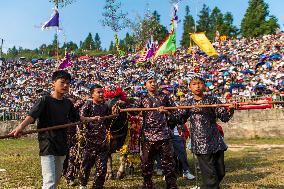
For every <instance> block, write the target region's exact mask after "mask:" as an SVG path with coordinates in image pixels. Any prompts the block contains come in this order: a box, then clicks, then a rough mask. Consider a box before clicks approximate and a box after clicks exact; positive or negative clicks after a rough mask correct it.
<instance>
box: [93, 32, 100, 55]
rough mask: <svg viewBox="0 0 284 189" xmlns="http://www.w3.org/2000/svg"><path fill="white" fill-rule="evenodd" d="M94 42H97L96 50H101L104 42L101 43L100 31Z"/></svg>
mask: <svg viewBox="0 0 284 189" xmlns="http://www.w3.org/2000/svg"><path fill="white" fill-rule="evenodd" d="M94 43H95V46H94V48H95V50H97V51H101V50H102V47H101V44H102V43H101V38H100V36H99V34H98V33H96V35H95V41H94Z"/></svg>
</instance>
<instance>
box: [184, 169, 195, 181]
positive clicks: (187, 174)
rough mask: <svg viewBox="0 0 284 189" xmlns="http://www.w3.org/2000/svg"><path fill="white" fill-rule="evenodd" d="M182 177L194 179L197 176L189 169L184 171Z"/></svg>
mask: <svg viewBox="0 0 284 189" xmlns="http://www.w3.org/2000/svg"><path fill="white" fill-rule="evenodd" d="M182 177H183V178H186V179H188V180H193V179H195V176H194V175H192V174H190V172H189V171H187V172H185V173H183V175H182Z"/></svg>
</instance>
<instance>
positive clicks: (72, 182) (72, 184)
mask: <svg viewBox="0 0 284 189" xmlns="http://www.w3.org/2000/svg"><path fill="white" fill-rule="evenodd" d="M67 183H68V185H69V186H77V183H76V182H75V181H74V180H68V181H67Z"/></svg>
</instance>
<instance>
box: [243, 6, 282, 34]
mask: <svg viewBox="0 0 284 189" xmlns="http://www.w3.org/2000/svg"><path fill="white" fill-rule="evenodd" d="M268 8H269V6H268V4H267V3H265V2H264V0H250V1H249V6H248V8H247V10H246V13H245V16H244V18H243V20H242V23H241V33H242V35H243V36H244V37H258V36H260V35H264V34H272V33H275V32H276V30H277V29H278V28H279V25H278V23H277V19H276V17H274V16H270V19H268V20H267V18H268V17H269V10H268Z"/></svg>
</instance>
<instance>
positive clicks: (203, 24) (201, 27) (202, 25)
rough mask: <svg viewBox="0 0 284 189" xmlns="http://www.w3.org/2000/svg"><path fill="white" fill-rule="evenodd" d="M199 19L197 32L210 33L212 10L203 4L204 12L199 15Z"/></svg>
mask: <svg viewBox="0 0 284 189" xmlns="http://www.w3.org/2000/svg"><path fill="white" fill-rule="evenodd" d="M198 16H199V19H198V21H197V32H205V31H206V33H209V32H210V31H211V28H210V9H209V7H208V6H206V5H205V4H203V7H202V10H201V11H200V13H199V15H198Z"/></svg>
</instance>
